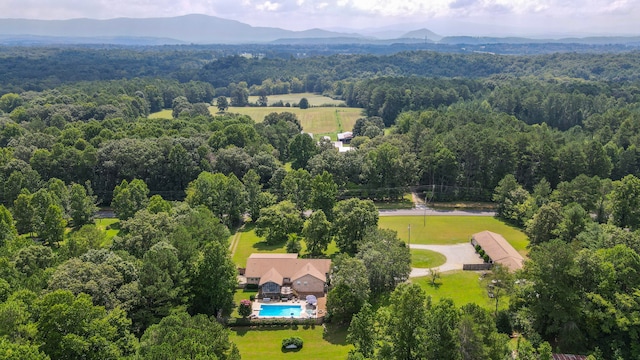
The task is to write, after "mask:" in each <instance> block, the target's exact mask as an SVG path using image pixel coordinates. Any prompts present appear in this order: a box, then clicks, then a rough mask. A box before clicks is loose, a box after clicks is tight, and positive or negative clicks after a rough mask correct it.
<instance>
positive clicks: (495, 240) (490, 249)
mask: <svg viewBox="0 0 640 360" xmlns="http://www.w3.org/2000/svg"><path fill="white" fill-rule="evenodd" d="M471 244H473V245H474V246H475V245H480V247H481V248H482V250H484V253H485V254H487V256H489V258H490V259H491V262H492V263H494V264H500V265H502V266H504V267H506V268H508V269H509V270H511V271H515V270H518V269H522V264H523V262H524V258H523V257H522V255H520V253H518V251H517V250H516V249H514V248H513V246H511V244H509V243H508V242H507V240H506V239H505V238H504V237H502V235H500V234H496V233H494V232H491V231H482V232H479V233H477V234H473V235H471Z"/></svg>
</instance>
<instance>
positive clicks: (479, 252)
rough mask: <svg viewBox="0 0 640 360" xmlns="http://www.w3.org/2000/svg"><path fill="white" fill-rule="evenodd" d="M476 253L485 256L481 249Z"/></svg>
mask: <svg viewBox="0 0 640 360" xmlns="http://www.w3.org/2000/svg"><path fill="white" fill-rule="evenodd" d="M478 254H480V257H484V256H485V252H484V250H482V249H480V251H478Z"/></svg>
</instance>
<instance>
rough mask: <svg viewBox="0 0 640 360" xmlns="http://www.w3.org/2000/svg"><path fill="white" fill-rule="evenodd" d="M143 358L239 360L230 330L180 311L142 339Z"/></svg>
mask: <svg viewBox="0 0 640 360" xmlns="http://www.w3.org/2000/svg"><path fill="white" fill-rule="evenodd" d="M139 356H140V359H145V360H146V359H153V360H173V359H200V360H239V359H240V358H239V356H238V354H237V348H236V347H235V345H234V344H233V343H232V342H231V341H229V331H228V330H227V329H226V328H225V327H224V326H222V325H221V324H220V323H219V322H217V321H216V320H215V319H213V318H210V317H208V316H206V315H203V314H199V315H194V316H189V314H187V313H186V312H184V311H180V312H176V313H174V314H171V315H169V316H167V317H165V318H163V319H162V320H161V321H160V322H159V323H158V324H155V325H152V326H151V327H149V328H148V329H147V331H145V333H144V335H143V336H142V338H141V339H140V351H139Z"/></svg>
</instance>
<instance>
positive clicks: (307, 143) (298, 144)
mask: <svg viewBox="0 0 640 360" xmlns="http://www.w3.org/2000/svg"><path fill="white" fill-rule="evenodd" d="M317 153H318V147H317V145H316V141H315V140H313V137H312V136H311V134H306V133H302V134H298V135H296V136H294V137H293V139H291V142H290V143H289V154H290V155H289V159H290V160H291V167H292V168H293V169H296V170H297V169H302V168H306V167H307V162H308V161H309V159H311V158H312V157H313V156H314V155H315V154H317Z"/></svg>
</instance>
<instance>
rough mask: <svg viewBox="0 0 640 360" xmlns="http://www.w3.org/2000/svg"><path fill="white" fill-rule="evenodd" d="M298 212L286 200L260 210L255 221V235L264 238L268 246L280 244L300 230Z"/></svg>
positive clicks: (300, 219)
mask: <svg viewBox="0 0 640 360" xmlns="http://www.w3.org/2000/svg"><path fill="white" fill-rule="evenodd" d="M302 225H303V222H302V218H301V217H300V211H299V210H298V209H297V208H296V206H295V205H294V204H293V203H292V202H291V201H288V200H285V201H282V202H280V203H278V204H275V205H272V206H269V207H267V208H264V209H262V210H260V217H259V218H258V221H256V234H257V235H258V236H264V237H266V240H267V243H268V244H282V243H284V242H285V241H286V240H287V239H288V236H289V234H297V233H299V232H300V230H302Z"/></svg>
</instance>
